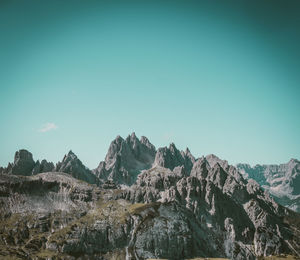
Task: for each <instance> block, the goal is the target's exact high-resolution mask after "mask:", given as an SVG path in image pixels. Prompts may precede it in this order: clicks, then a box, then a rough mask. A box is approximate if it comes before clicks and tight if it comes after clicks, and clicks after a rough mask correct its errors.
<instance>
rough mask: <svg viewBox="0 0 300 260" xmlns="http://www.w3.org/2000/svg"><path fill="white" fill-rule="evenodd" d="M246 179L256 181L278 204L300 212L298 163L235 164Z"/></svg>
mask: <svg viewBox="0 0 300 260" xmlns="http://www.w3.org/2000/svg"><path fill="white" fill-rule="evenodd" d="M237 168H238V170H239V171H240V172H241V173H242V174H243V176H244V177H245V178H247V179H254V180H256V181H257V182H258V183H259V184H260V185H261V186H262V187H263V188H264V189H265V190H267V191H268V192H269V193H270V194H271V195H272V196H273V197H274V199H275V200H276V201H277V202H279V203H280V204H282V205H284V206H286V207H289V208H290V209H292V210H295V211H298V212H300V162H299V161H298V160H296V159H291V160H290V161H289V162H288V163H286V164H280V165H255V166H254V167H251V166H250V165H249V164H237Z"/></svg>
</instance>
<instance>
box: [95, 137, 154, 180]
mask: <svg viewBox="0 0 300 260" xmlns="http://www.w3.org/2000/svg"><path fill="white" fill-rule="evenodd" d="M155 153H156V150H155V147H154V146H153V145H152V144H151V143H150V142H149V140H148V139H147V138H146V137H144V136H142V137H141V139H140V140H139V139H138V138H137V137H136V135H135V133H132V134H131V135H129V136H128V137H127V138H126V139H125V140H124V139H123V138H122V137H121V136H117V137H116V139H115V140H114V141H112V143H111V144H110V147H109V149H108V152H107V155H106V157H105V161H102V162H100V164H99V166H98V167H97V168H96V169H95V170H94V173H95V174H96V175H97V176H98V177H99V179H101V180H102V181H106V180H107V179H111V180H113V181H114V182H115V183H117V184H127V185H131V184H132V183H134V181H135V180H136V177H137V175H138V174H139V173H140V171H141V170H144V169H148V168H150V167H151V165H152V163H153V162H154V158H155Z"/></svg>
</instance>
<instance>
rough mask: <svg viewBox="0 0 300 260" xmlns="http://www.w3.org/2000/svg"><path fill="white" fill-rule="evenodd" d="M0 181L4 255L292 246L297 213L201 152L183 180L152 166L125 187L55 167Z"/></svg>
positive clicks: (130, 255) (251, 254)
mask: <svg viewBox="0 0 300 260" xmlns="http://www.w3.org/2000/svg"><path fill="white" fill-rule="evenodd" d="M0 187H1V188H0V207H1V211H0V212H1V213H0V220H1V225H0V256H1V255H2V258H4V259H6V257H7V259H10V258H9V257H15V258H14V259H76V258H78V257H81V259H148V258H167V259H186V258H194V257H208V256H209V257H227V258H230V259H255V258H256V257H257V256H263V255H265V256H266V255H270V254H279V253H289V254H294V255H297V254H299V250H300V241H299V231H300V226H299V222H300V218H299V215H298V214H297V213H295V212H293V211H290V210H288V209H286V208H284V207H282V206H280V205H278V204H277V203H276V202H274V201H273V200H272V199H271V198H270V197H269V196H268V195H267V194H266V192H265V191H263V190H261V189H260V187H259V185H258V184H257V183H256V182H255V181H252V180H251V181H249V182H247V181H245V180H244V179H243V178H242V177H241V176H240V175H236V176H233V175H231V174H229V173H228V172H226V171H225V170H224V169H223V168H222V167H221V166H220V164H216V165H215V166H214V167H213V168H211V167H210V166H209V164H208V162H207V161H206V159H205V158H203V159H202V160H199V161H197V162H196V164H195V165H194V167H193V169H192V171H191V175H190V176H189V175H187V173H186V171H185V170H184V167H182V166H181V167H180V166H178V167H175V168H174V169H173V171H171V170H170V169H167V168H163V167H160V166H156V167H154V168H151V169H149V170H145V171H143V172H142V173H141V174H140V175H139V176H138V178H137V181H136V183H135V184H134V185H133V186H131V187H128V188H125V189H115V188H109V187H108V188H107V189H103V188H99V187H98V186H96V185H91V184H88V183H86V182H82V181H79V180H77V179H74V178H73V177H72V176H70V175H69V174H66V173H59V172H49V173H41V174H38V175H34V176H17V175H11V174H1V175H0ZM117 256H118V257H119V258H114V257H117Z"/></svg>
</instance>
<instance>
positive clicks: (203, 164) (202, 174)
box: [191, 157, 211, 179]
mask: <svg viewBox="0 0 300 260" xmlns="http://www.w3.org/2000/svg"><path fill="white" fill-rule="evenodd" d="M210 169H211V167H210V165H209V163H208V161H207V160H206V158H205V157H201V158H200V159H198V160H197V161H196V162H195V163H194V165H193V168H192V170H191V176H195V177H197V178H198V179H205V178H206V177H207V175H208V172H209V171H210Z"/></svg>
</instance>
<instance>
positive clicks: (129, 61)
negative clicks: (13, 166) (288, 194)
mask: <svg viewBox="0 0 300 260" xmlns="http://www.w3.org/2000/svg"><path fill="white" fill-rule="evenodd" d="M299 13H300V2H299V1H291V0H289V1H276V0H274V1H267V0H261V1H164V0H161V1H155V0H154V1H147V0H145V1H83V0H82V1H56V0H51V1H50V0H49V1H48V0H45V1H32V0H27V1H8V0H3V1H1V3H0V131H1V132H0V133H1V134H0V148H1V149H0V165H1V166H6V165H7V163H8V162H11V161H13V157H14V153H15V151H17V150H19V149H27V150H29V151H30V152H32V154H33V157H34V159H35V160H37V159H40V160H41V159H44V158H46V159H47V160H50V161H53V162H57V161H59V160H61V159H62V158H63V156H64V154H66V153H67V152H68V151H69V150H70V149H72V151H73V152H74V153H75V154H77V155H78V157H79V158H80V159H81V161H82V162H83V163H84V164H85V165H86V166H88V167H90V168H95V167H97V165H98V164H99V162H100V161H101V160H103V159H104V157H105V155H106V152H107V150H108V147H109V144H110V142H111V141H112V140H113V139H114V138H115V137H116V136H117V135H121V136H123V137H124V138H126V136H127V135H129V134H130V133H132V132H135V133H136V135H137V136H138V137H140V136H142V135H144V136H147V137H148V138H149V140H150V142H152V143H153V144H154V145H155V146H156V148H158V147H162V146H167V145H169V143H171V142H174V143H175V144H176V146H177V148H178V149H185V148H186V147H189V149H190V150H191V152H192V153H193V155H194V156H196V157H200V156H202V155H206V154H210V153H214V154H216V155H217V156H219V157H220V158H223V159H226V160H228V161H229V163H231V164H235V163H238V162H246V163H250V164H251V165H254V164H257V163H265V164H270V163H276V164H278V163H285V162H287V161H288V160H289V159H290V158H297V159H300V138H299V133H300V115H299V114H300V30H299V28H300V16H299Z"/></svg>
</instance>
